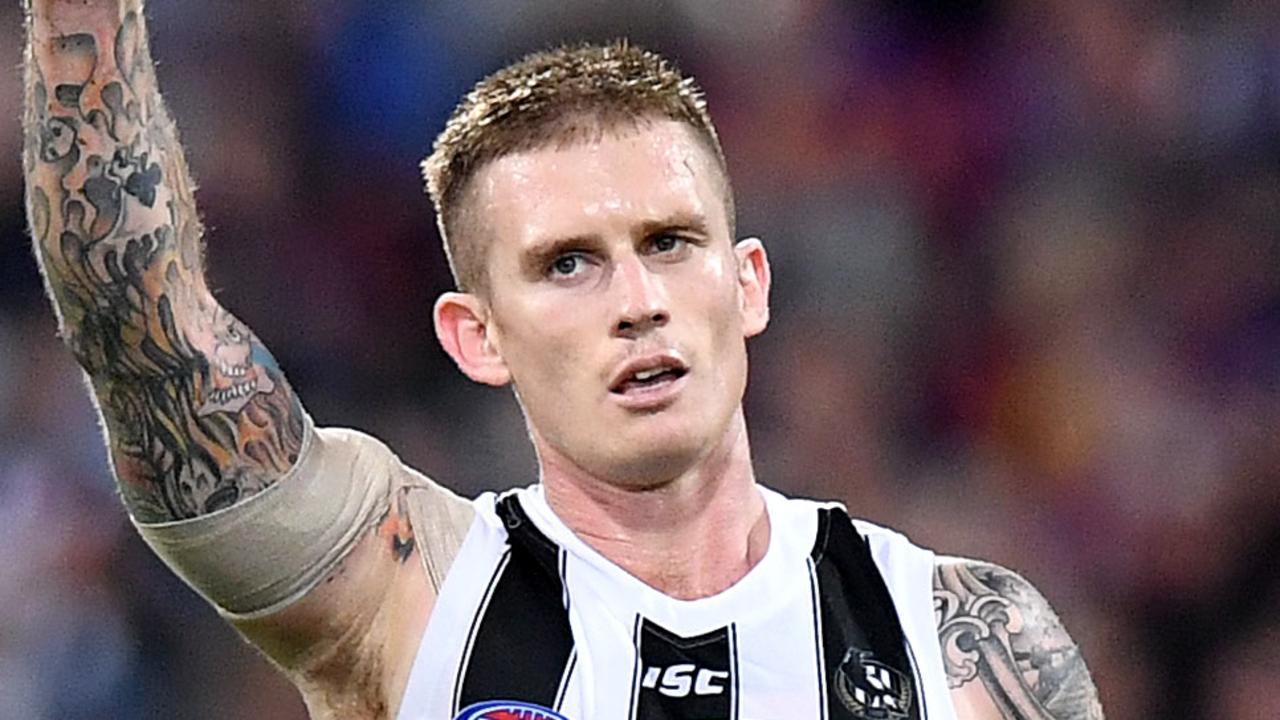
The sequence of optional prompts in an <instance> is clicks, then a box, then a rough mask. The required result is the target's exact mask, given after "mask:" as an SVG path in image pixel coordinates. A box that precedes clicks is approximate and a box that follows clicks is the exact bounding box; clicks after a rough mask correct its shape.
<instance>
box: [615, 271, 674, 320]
mask: <svg viewBox="0 0 1280 720" xmlns="http://www.w3.org/2000/svg"><path fill="white" fill-rule="evenodd" d="M614 285H615V288H616V292H617V295H618V319H617V323H616V325H615V326H614V334H616V335H618V336H619V337H636V336H639V335H643V334H644V333H646V332H648V331H650V330H653V329H654V328H659V327H662V326H663V325H666V324H667V321H668V320H669V319H670V318H671V312H670V310H669V308H668V304H667V294H666V289H665V288H664V286H663V283H662V280H661V278H659V277H657V276H655V275H654V274H653V273H652V272H650V270H649V268H647V267H646V266H645V264H644V262H642V261H641V260H640V258H638V257H634V256H633V257H628V258H625V259H623V260H620V261H619V262H618V263H617V264H616V265H615V266H614Z"/></svg>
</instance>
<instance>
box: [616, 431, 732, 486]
mask: <svg viewBox="0 0 1280 720" xmlns="http://www.w3.org/2000/svg"><path fill="white" fill-rule="evenodd" d="M646 430H647V432H639V433H619V434H617V435H615V436H614V437H613V439H612V442H610V443H609V448H608V451H607V453H606V454H605V455H604V456H603V457H600V458H599V460H600V467H601V469H602V470H603V472H601V473H598V475H599V476H600V477H602V478H604V479H606V480H608V481H610V482H611V483H612V484H615V485H618V486H620V487H627V488H633V489H637V490H647V489H653V488H657V487H661V486H663V485H666V484H668V483H670V482H672V481H673V480H676V479H677V478H679V477H680V476H681V475H683V474H684V473H686V472H688V471H689V469H691V468H693V467H694V466H695V465H697V464H698V462H699V461H700V460H702V459H703V458H704V457H706V455H707V451H708V450H709V448H710V446H711V445H712V444H713V443H712V441H711V439H710V438H709V437H706V436H705V433H701V432H693V431H692V430H691V429H690V428H688V427H678V428H677V427H670V426H668V427H664V428H646Z"/></svg>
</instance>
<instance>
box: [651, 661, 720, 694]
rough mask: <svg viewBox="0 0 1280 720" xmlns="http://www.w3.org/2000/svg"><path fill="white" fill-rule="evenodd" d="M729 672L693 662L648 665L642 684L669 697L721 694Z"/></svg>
mask: <svg viewBox="0 0 1280 720" xmlns="http://www.w3.org/2000/svg"><path fill="white" fill-rule="evenodd" d="M728 677H729V673H728V672H726V671H724V670H708V669H706V668H700V667H698V666H697V665H694V664H692V663H681V664H679V665H671V666H668V667H667V668H665V669H664V668H660V667H648V668H645V671H644V679H643V680H641V681H640V684H641V685H642V686H644V687H646V688H648V689H650V690H657V691H658V692H660V693H662V694H663V695H666V696H667V697H673V698H682V697H688V696H689V694H690V693H692V694H694V695H719V694H720V693H723V692H724V681H725V680H726V679H728Z"/></svg>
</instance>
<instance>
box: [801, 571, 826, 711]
mask: <svg viewBox="0 0 1280 720" xmlns="http://www.w3.org/2000/svg"><path fill="white" fill-rule="evenodd" d="M804 561H805V564H806V565H807V566H808V568H809V593H810V597H811V598H812V605H813V638H814V647H815V648H816V650H817V655H818V718H819V720H827V663H826V651H825V650H824V649H823V647H822V605H821V604H819V602H818V569H817V567H815V566H814V564H813V558H812V557H808V558H805V560H804Z"/></svg>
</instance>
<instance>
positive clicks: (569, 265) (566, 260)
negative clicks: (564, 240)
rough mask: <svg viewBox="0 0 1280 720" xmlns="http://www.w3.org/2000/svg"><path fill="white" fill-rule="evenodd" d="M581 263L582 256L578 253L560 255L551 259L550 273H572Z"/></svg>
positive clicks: (563, 274) (562, 274)
mask: <svg viewBox="0 0 1280 720" xmlns="http://www.w3.org/2000/svg"><path fill="white" fill-rule="evenodd" d="M581 264H582V258H581V257H579V256H578V255H561V256H560V257H558V258H556V259H555V260H554V261H552V263H551V268H550V273H551V274H552V275H561V276H565V275H572V274H574V273H575V272H577V270H578V267H579V266H580V265H581Z"/></svg>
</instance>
